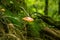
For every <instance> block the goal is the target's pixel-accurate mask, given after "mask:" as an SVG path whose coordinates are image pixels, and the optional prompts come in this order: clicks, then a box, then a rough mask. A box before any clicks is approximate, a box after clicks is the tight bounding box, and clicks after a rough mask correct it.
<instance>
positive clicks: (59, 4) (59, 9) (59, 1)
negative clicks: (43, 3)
mask: <svg viewBox="0 0 60 40" xmlns="http://www.w3.org/2000/svg"><path fill="white" fill-rule="evenodd" d="M58 14H59V15H60V0H58Z"/></svg>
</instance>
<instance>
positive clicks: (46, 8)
mask: <svg viewBox="0 0 60 40" xmlns="http://www.w3.org/2000/svg"><path fill="white" fill-rule="evenodd" d="M44 12H45V15H48V0H45V10H44Z"/></svg>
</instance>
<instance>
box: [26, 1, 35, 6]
mask: <svg viewBox="0 0 60 40" xmlns="http://www.w3.org/2000/svg"><path fill="white" fill-rule="evenodd" d="M25 2H26V3H27V6H32V5H33V4H35V2H36V0H26V1H25Z"/></svg>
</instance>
